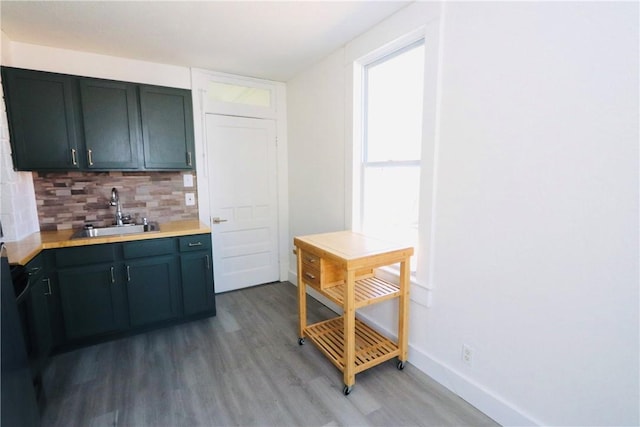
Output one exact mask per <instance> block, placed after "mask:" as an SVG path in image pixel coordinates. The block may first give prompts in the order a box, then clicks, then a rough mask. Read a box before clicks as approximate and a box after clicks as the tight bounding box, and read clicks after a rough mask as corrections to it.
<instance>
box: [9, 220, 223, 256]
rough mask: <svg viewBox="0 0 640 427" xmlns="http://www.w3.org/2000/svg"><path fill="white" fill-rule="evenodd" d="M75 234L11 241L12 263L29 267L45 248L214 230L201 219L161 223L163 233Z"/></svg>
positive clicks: (64, 232)
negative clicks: (83, 235)
mask: <svg viewBox="0 0 640 427" xmlns="http://www.w3.org/2000/svg"><path fill="white" fill-rule="evenodd" d="M75 231H77V230H60V231H42V232H39V233H33V234H31V235H29V236H27V237H25V238H24V239H22V240H19V241H17V242H7V243H5V245H6V246H7V250H8V251H9V262H10V263H11V264H20V265H26V264H27V263H28V262H29V261H31V259H33V258H34V257H35V256H36V255H38V254H39V253H40V251H42V250H44V249H57V248H67V247H72V246H86V245H97V244H102V243H118V242H130V241H134V240H147V239H159V238H162V237H178V236H188V235H191V234H203V233H210V232H211V229H210V228H209V227H207V226H205V225H204V224H203V223H201V222H200V221H198V220H183V221H171V222H165V223H161V224H159V230H155V231H147V232H144V233H132V234H121V235H114V236H104V237H86V238H79V239H71V236H72V235H73V233H74V232H75Z"/></svg>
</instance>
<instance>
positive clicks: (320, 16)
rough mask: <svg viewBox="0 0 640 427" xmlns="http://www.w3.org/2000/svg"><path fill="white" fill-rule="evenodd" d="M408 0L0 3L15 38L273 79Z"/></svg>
mask: <svg viewBox="0 0 640 427" xmlns="http://www.w3.org/2000/svg"><path fill="white" fill-rule="evenodd" d="M408 3H410V2H408V1H303V0H300V1H284V2H280V1H278V2H276V1H171V2H170V1H126V2H120V1H5V0H2V1H0V14H1V26H2V31H3V32H4V33H5V34H6V35H7V36H8V37H9V39H11V40H12V41H14V42H24V43H31V44H37V45H43V46H51V47H58V48H64V49H71V50H78V51H84V52H92V53H99V54H105V55H112V56H118V57H124V58H133V59H139V60H144V61H151V62H159V63H165V64H173V65H180V66H186V67H196V68H204V69H208V70H215V71H221V72H227V73H232V74H240V75H245V76H252V77H258V78H264V79H270V80H277V81H287V80H289V79H290V78H291V77H293V76H294V75H296V74H297V73H298V72H300V71H302V70H304V69H305V68H307V67H309V66H311V65H312V64H314V63H315V62H317V61H319V60H320V59H322V58H324V57H325V56H327V55H328V54H330V53H331V52H333V51H335V50H336V49H337V48H339V47H340V46H342V45H344V44H345V43H346V42H348V41H350V40H352V39H353V38H355V37H356V36H358V35H359V34H361V33H363V32H365V31H366V30H368V29H369V28H371V27H372V26H374V25H375V24H377V23H379V22H380V21H382V20H384V19H385V18H386V17H388V16H390V15H392V14H393V13H395V12H396V11H398V10H400V9H402V8H403V7H405V6H406V5H407V4H408Z"/></svg>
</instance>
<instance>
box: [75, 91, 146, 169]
mask: <svg viewBox="0 0 640 427" xmlns="http://www.w3.org/2000/svg"><path fill="white" fill-rule="evenodd" d="M80 97H81V101H82V102H81V108H82V120H83V125H84V143H85V149H86V152H85V156H86V157H85V158H84V161H85V162H86V166H87V168H88V169H110V170H114V169H137V168H138V167H139V163H138V158H139V157H138V156H139V153H138V150H139V146H140V144H139V138H140V130H139V125H138V123H139V121H140V120H139V117H138V103H137V98H136V86H135V85H133V84H128V83H121V82H111V81H104V80H95V79H82V80H80Z"/></svg>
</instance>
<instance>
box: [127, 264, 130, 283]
mask: <svg viewBox="0 0 640 427" xmlns="http://www.w3.org/2000/svg"><path fill="white" fill-rule="evenodd" d="M130 281H131V268H130V267H129V266H128V265H127V282H130Z"/></svg>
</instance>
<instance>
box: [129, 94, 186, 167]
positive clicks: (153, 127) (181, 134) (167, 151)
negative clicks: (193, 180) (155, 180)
mask: <svg viewBox="0 0 640 427" xmlns="http://www.w3.org/2000/svg"><path fill="white" fill-rule="evenodd" d="M140 108H141V115H142V139H143V144H144V164H145V167H146V168H147V169H193V168H194V164H195V163H194V162H195V153H194V148H193V147H194V142H193V111H192V106H191V92H190V91H188V90H184V89H173V88H164V87H154V86H141V87H140Z"/></svg>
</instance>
